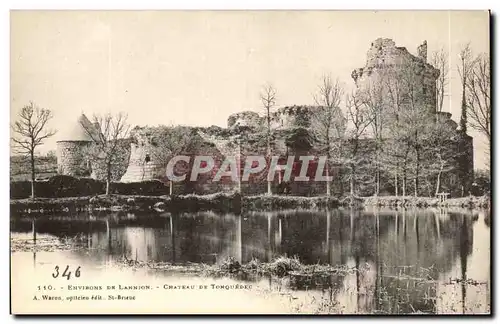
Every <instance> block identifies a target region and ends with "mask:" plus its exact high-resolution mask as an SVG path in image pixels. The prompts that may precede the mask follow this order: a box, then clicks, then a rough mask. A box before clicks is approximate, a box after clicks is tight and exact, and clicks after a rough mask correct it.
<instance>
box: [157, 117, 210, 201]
mask: <svg viewBox="0 0 500 324" xmlns="http://www.w3.org/2000/svg"><path fill="white" fill-rule="evenodd" d="M151 132H152V143H151V144H152V147H153V150H152V151H151V155H152V159H153V160H154V161H155V163H156V164H158V165H159V166H160V167H163V168H166V167H167V164H168V162H169V161H170V160H171V159H172V158H173V157H175V156H177V155H181V154H187V153H189V152H193V151H194V150H195V149H196V147H197V146H198V145H199V144H200V140H201V139H200V138H199V136H198V135H197V134H196V133H195V130H194V129H193V128H190V127H186V126H158V127H154V128H152V130H151ZM169 186H170V195H172V194H173V183H172V181H169Z"/></svg>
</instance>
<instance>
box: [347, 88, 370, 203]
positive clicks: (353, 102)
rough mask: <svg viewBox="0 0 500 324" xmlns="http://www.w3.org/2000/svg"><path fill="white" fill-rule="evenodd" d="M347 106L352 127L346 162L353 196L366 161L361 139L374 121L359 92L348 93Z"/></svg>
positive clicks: (348, 137)
mask: <svg viewBox="0 0 500 324" xmlns="http://www.w3.org/2000/svg"><path fill="white" fill-rule="evenodd" d="M346 108H347V120H348V122H350V125H351V126H352V127H351V129H350V130H348V131H347V132H346V137H347V141H348V142H349V147H348V152H347V154H346V161H345V162H346V164H347V165H348V167H349V169H350V175H349V178H350V179H349V183H350V193H351V196H354V195H355V193H356V181H357V178H358V177H357V172H358V165H360V164H361V163H362V162H364V161H363V160H364V154H363V152H362V147H361V139H362V138H363V137H364V136H365V134H366V130H367V128H368V127H369V126H370V125H371V123H372V119H371V117H372V116H371V115H370V113H369V112H368V109H367V107H366V105H365V104H364V103H363V101H362V100H361V98H360V97H359V95H358V94H357V93H352V94H349V95H347V99H346Z"/></svg>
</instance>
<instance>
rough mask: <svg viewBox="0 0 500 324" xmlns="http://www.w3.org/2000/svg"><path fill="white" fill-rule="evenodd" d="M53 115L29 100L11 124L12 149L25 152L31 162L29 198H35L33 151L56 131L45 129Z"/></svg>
mask: <svg viewBox="0 0 500 324" xmlns="http://www.w3.org/2000/svg"><path fill="white" fill-rule="evenodd" d="M52 117H53V115H52V112H51V111H50V110H49V109H44V108H40V107H38V106H36V105H35V104H34V103H33V102H30V103H29V104H28V105H27V106H24V107H23V108H22V109H21V111H20V112H19V114H18V120H17V121H15V122H14V124H13V125H12V126H11V128H12V131H13V132H14V136H13V137H12V141H13V142H14V149H15V151H17V152H18V153H21V154H25V155H27V156H28V157H29V159H30V164H31V198H35V180H36V178H35V176H36V174H35V151H36V149H37V147H39V146H40V145H42V144H43V143H44V141H45V140H46V139H47V138H49V137H51V136H53V135H54V134H55V133H56V131H54V130H49V129H46V127H47V123H48V121H49V120H50V119H52Z"/></svg>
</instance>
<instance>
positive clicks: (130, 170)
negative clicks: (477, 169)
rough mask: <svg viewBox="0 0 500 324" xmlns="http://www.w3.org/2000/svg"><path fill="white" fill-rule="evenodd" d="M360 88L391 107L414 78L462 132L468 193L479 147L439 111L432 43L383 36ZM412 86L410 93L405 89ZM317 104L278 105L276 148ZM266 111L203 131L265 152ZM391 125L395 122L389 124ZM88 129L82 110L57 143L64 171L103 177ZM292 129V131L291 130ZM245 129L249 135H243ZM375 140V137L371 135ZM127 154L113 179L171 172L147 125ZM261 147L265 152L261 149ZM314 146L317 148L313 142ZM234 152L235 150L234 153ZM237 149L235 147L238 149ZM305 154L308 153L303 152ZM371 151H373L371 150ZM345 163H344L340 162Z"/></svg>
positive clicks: (205, 137)
mask: <svg viewBox="0 0 500 324" xmlns="http://www.w3.org/2000/svg"><path fill="white" fill-rule="evenodd" d="M351 76H352V78H353V80H354V82H355V84H356V87H357V89H358V91H359V92H360V93H364V94H370V93H371V94H373V91H378V92H379V93H378V94H379V96H380V98H382V99H381V100H382V101H383V103H382V104H383V105H384V106H386V107H390V106H391V103H390V102H389V101H388V99H387V98H390V96H391V93H390V91H391V87H392V86H400V85H399V84H398V85H396V84H393V83H391V82H400V81H402V80H406V79H407V78H411V83H412V89H411V91H413V92H412V93H411V95H412V96H413V97H412V99H413V100H414V101H413V104H415V105H418V106H419V107H421V108H423V110H424V111H426V112H427V113H428V114H429V115H432V116H436V117H437V118H441V120H446V122H447V124H448V126H449V127H450V128H452V129H453V130H456V132H457V138H458V140H457V141H456V142H455V143H453V144H450V145H456V149H457V150H458V151H460V152H463V153H464V154H463V155H462V156H461V157H460V159H459V160H457V162H456V163H457V167H456V168H455V171H454V173H455V175H454V176H453V177H454V179H455V180H453V181H455V182H457V181H461V180H457V179H460V178H462V179H466V180H464V182H462V191H465V192H467V190H468V189H469V187H470V185H471V183H472V173H473V146H472V138H471V137H470V136H468V135H467V134H464V133H463V132H460V131H459V130H458V129H457V124H456V123H455V122H454V121H453V120H452V119H451V113H448V112H438V111H437V110H436V79H437V78H438V76H439V70H437V69H436V68H435V67H433V66H432V65H431V64H429V63H428V62H427V43H426V42H425V41H424V42H423V43H422V44H421V45H420V46H418V47H417V55H413V54H411V53H410V52H409V51H408V50H407V49H406V48H404V47H398V46H396V43H395V42H394V41H393V40H391V39H385V38H379V39H377V40H375V41H374V42H373V43H372V44H371V46H370V48H369V50H368V52H367V59H366V63H365V66H364V67H362V68H358V69H355V70H354V71H353V72H352V74H351ZM402 89H406V90H403V92H402V93H401V98H403V100H402V101H401V107H400V108H402V109H408V103H407V102H405V100H404V98H405V97H408V96H409V94H408V91H409V90H408V88H404V87H402ZM405 91H406V92H405ZM316 108H317V107H316V106H289V107H282V108H278V109H276V110H275V111H274V112H272V115H271V127H272V129H273V130H274V133H276V134H278V135H277V138H276V139H275V143H274V145H275V150H274V152H275V153H278V154H280V155H283V156H284V155H290V154H292V155H293V154H296V153H297V151H296V150H294V149H293V147H292V146H291V144H290V143H289V142H290V141H288V140H287V136H289V135H287V134H289V133H290V130H294V129H303V130H305V131H306V132H310V131H311V127H314V126H313V125H311V120H310V117H311V114H312V113H313V112H312V110H313V109H316ZM383 116H384V118H388V119H389V118H392V117H391V116H392V115H391V113H390V111H387V112H384V113H383ZM265 123H266V118H265V116H262V115H259V114H258V113H256V112H252V111H243V112H238V113H234V114H232V115H230V116H229V117H228V119H227V128H220V127H217V126H212V127H207V128H201V127H198V128H196V129H197V134H198V135H199V136H200V138H201V139H202V141H204V142H205V143H207V146H210V145H211V146H212V147H213V150H214V151H213V152H214V154H220V155H227V154H231V151H230V150H231V149H228V148H232V149H234V143H232V144H231V143H229V142H234V138H236V137H237V136H236V135H238V134H239V136H240V138H243V139H244V140H243V141H244V145H243V146H244V150H245V151H246V152H251V153H253V154H256V153H257V154H262V147H257V146H259V145H261V144H257V142H258V140H257V139H256V138H258V137H259V136H258V133H259V132H262V130H263V128H264V127H265ZM387 125H390V123H387ZM85 129H94V130H95V131H96V132H97V131H98V127H96V125H92V123H90V121H89V120H88V119H87V118H86V117H85V116H84V115H82V116H81V117H80V118H79V119H78V121H77V123H76V124H75V126H74V127H73V130H72V132H70V133H68V134H66V135H65V136H63V137H62V138H61V140H60V141H58V142H57V160H58V170H59V173H60V174H67V175H73V176H88V175H89V174H91V175H92V176H93V177H98V176H97V174H98V172H96V170H97V171H98V167H97V166H93V168H92V166H91V165H89V163H88V161H87V160H86V159H85V156H84V151H85V149H86V148H87V147H89V146H90V145H92V139H91V137H90V136H89V135H88V133H87V132H85ZM287 132H288V133H287ZM242 134H243V136H241V135H242ZM367 141H370V138H368V139H367ZM126 145H128V148H127V154H125V155H124V157H123V163H121V166H120V167H118V168H117V169H118V170H116V172H115V175H114V176H113V181H121V182H139V181H146V180H153V179H162V178H164V177H165V170H164V169H162V168H161V167H160V164H159V161H155V155H154V154H153V153H154V150H155V149H156V148H155V139H154V138H152V137H151V134H150V133H149V132H148V130H147V128H136V129H134V130H133V131H132V132H131V140H130V141H129V142H127V144H126ZM259 150H260V151H259ZM310 150H312V151H314V150H315V148H314V147H312V148H311V149H310ZM228 152H229V153H228ZM233 153H234V152H233ZM301 153H304V152H301ZM367 154H368V155H369V154H370V153H369V152H367ZM339 168H340V169H341V168H342V167H341V166H340V167H339Z"/></svg>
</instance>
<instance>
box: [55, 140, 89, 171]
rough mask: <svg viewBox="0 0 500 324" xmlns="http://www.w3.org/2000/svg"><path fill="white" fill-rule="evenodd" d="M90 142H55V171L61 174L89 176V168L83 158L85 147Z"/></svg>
mask: <svg viewBox="0 0 500 324" xmlns="http://www.w3.org/2000/svg"><path fill="white" fill-rule="evenodd" d="M89 145H90V142H86V141H60V142H57V150H56V156H57V172H58V173H59V174H61V175H70V176H89V175H90V168H89V164H88V162H87V159H86V158H85V149H86V148H88V147H89Z"/></svg>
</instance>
